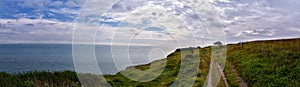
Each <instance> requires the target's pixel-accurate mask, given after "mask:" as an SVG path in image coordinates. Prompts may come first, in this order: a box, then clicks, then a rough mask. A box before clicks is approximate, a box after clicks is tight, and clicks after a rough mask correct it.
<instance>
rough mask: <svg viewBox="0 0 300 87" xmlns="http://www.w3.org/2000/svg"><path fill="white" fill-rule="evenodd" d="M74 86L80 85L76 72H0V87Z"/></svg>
mask: <svg viewBox="0 0 300 87" xmlns="http://www.w3.org/2000/svg"><path fill="white" fill-rule="evenodd" d="M40 86H43V87H45V86H47V87H49V86H50V87H66V86H67V87H70V86H72V87H76V86H80V83H79V80H78V78H77V77H76V73H75V72H72V71H64V72H39V71H36V72H27V73H22V74H8V73H5V72H1V73H0V87H40Z"/></svg>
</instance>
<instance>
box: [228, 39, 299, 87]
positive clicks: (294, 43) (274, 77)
mask: <svg viewBox="0 0 300 87" xmlns="http://www.w3.org/2000/svg"><path fill="white" fill-rule="evenodd" d="M262 46H264V49H262ZM299 47H300V39H290V40H276V41H275V40H274V41H264V45H262V42H261V41H256V42H250V43H245V44H243V46H241V45H229V46H227V49H228V55H227V56H228V59H227V60H228V61H229V62H230V63H232V64H233V65H235V66H236V69H237V70H238V71H239V72H240V75H241V77H243V78H244V80H245V81H246V82H247V84H248V85H249V86H263V87H264V86H283V87H286V86H292V87H295V86H300V74H299V73H300V48H299Z"/></svg>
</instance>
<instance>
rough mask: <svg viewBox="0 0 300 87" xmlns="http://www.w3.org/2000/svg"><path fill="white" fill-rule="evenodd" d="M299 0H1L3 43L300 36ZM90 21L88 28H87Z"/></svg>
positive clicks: (182, 42) (189, 42)
mask: <svg viewBox="0 0 300 87" xmlns="http://www.w3.org/2000/svg"><path fill="white" fill-rule="evenodd" d="M298 8H300V1H299V0H120V1H117V0H111V1H107V0H87V1H86V0H1V1H0V43H2V44H3V43H49V44H50V43H51V44H61V43H63V44H71V43H72V40H74V38H73V34H78V33H74V32H76V31H75V30H77V32H85V31H87V32H89V33H84V34H83V35H81V36H80V35H79V37H78V38H76V39H80V41H81V42H79V43H89V41H85V40H87V39H88V38H94V39H95V43H96V44H105V45H128V44H131V45H155V46H195V45H199V46H206V45H210V44H212V43H213V42H215V41H221V42H224V43H237V42H244V41H253V40H267V39H285V38H298V37H300V29H299V28H300V10H299V9H298ZM83 26H85V27H83Z"/></svg>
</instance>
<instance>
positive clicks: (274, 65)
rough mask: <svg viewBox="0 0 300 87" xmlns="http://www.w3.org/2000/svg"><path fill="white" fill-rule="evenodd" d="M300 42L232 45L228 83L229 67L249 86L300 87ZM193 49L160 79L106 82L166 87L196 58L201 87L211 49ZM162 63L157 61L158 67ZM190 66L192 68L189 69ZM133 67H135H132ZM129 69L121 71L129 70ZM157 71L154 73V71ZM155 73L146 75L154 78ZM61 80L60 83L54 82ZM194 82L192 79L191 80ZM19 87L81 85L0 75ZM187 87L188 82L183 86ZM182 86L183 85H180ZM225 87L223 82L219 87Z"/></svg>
mask: <svg viewBox="0 0 300 87" xmlns="http://www.w3.org/2000/svg"><path fill="white" fill-rule="evenodd" d="M299 45H300V39H291V40H276V41H265V42H264V51H263V50H262V42H259V41H256V42H249V43H244V44H243V45H239V44H232V45H228V46H227V50H228V51H227V62H226V66H225V70H224V72H225V74H226V77H227V80H228V83H229V85H230V86H232V87H236V86H239V82H238V80H237V79H236V75H237V74H236V73H233V72H232V70H231V68H230V65H234V66H235V67H236V70H237V71H238V72H239V75H240V76H241V77H242V78H243V79H244V80H245V81H246V82H247V84H248V85H249V86H293V87H294V86H300V83H299V82H300V74H299V73H300V48H299ZM190 52H191V51H190V50H186V49H185V50H182V53H180V52H179V50H177V51H176V52H174V53H172V54H170V55H169V56H168V57H167V58H166V59H163V60H167V63H166V67H165V69H164V71H163V73H162V74H161V75H159V77H158V78H156V79H154V80H152V81H150V82H137V81H133V80H130V79H128V78H126V77H125V76H123V75H122V74H121V73H118V74H116V75H105V76H104V77H105V78H106V80H107V81H108V82H109V83H110V84H111V85H112V86H114V87H120V86H122V87H124V86H126V87H127V86H131V87H136V86H159V87H166V86H169V85H170V84H172V83H173V81H174V80H175V79H176V77H177V75H178V72H179V68H180V64H181V61H182V60H181V56H180V55H182V56H183V59H185V61H188V63H191V64H192V63H195V60H194V59H197V58H198V57H200V58H201V59H200V65H199V70H198V72H199V73H198V74H197V76H198V78H196V81H195V83H194V85H193V86H196V87H201V86H203V83H204V82H205V80H206V76H207V74H208V71H209V64H210V56H211V49H210V47H206V48H201V49H198V48H196V49H194V50H193V54H191V53H190ZM161 61H162V60H158V61H155V63H157V64H159V63H161ZM149 65H150V64H145V65H139V66H135V67H136V68H138V69H140V70H147V69H148V68H149ZM187 67H190V66H187ZM131 68H132V67H131ZM131 68H130V67H129V68H128V69H127V70H124V71H122V72H126V71H130V69H131ZM193 70H194V69H192V68H186V70H185V72H189V71H193ZM154 71H155V70H154ZM152 74H153V73H151V72H150V73H145V74H143V75H149V76H151V75H152ZM55 80H58V81H55ZM188 80H192V79H188ZM12 84H18V85H17V86H20V85H21V86H24V85H38V86H45V85H47V84H56V85H59V86H65V85H73V86H74V85H75V86H76V85H78V84H79V83H78V80H77V78H76V76H75V73H74V72H69V71H67V72H60V73H59V72H56V73H49V72H33V73H24V74H14V75H11V74H7V73H0V86H1V87H2V86H15V85H12ZM184 84H185V83H184ZM178 86H180V85H178ZM218 86H219V87H224V83H223V81H222V79H221V80H220V83H219V85H218Z"/></svg>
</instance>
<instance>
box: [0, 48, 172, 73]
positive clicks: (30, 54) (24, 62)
mask: <svg viewBox="0 0 300 87" xmlns="http://www.w3.org/2000/svg"><path fill="white" fill-rule="evenodd" d="M154 48H159V49H163V50H164V51H165V52H167V53H165V55H161V54H157V52H155V53H156V54H152V55H156V56H152V58H151V59H149V53H150V52H151V50H152V49H154ZM127 50H129V51H128V53H127ZM174 50H175V48H168V47H159V46H130V47H127V46H114V53H113V54H114V56H115V57H114V58H115V60H119V61H124V62H118V63H121V64H118V65H119V66H116V65H115V64H114V60H113V57H112V52H111V46H110V45H95V52H96V58H97V63H98V66H99V69H100V70H101V72H102V74H116V73H117V72H119V71H120V70H118V68H119V69H121V70H124V69H125V68H126V67H129V66H133V65H141V64H147V63H150V62H152V61H154V60H159V59H163V58H165V57H166V56H167V55H168V53H171V52H172V51H174ZM126 56H130V60H131V62H132V64H131V63H130V62H128V60H126V61H125V59H126V58H122V57H126ZM153 57H154V59H153ZM0 60H1V61H0V72H8V73H22V72H30V71H65V70H71V71H75V68H74V63H73V57H72V44H0ZM117 67H118V68H117Z"/></svg>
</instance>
